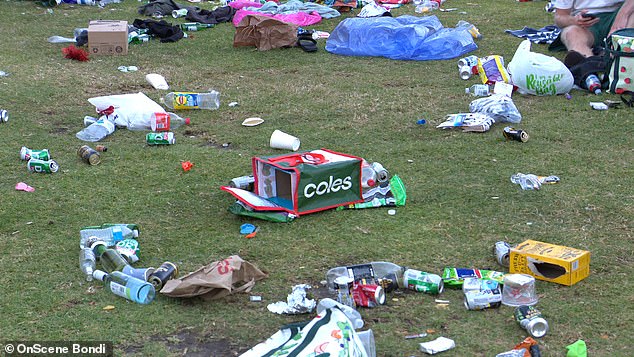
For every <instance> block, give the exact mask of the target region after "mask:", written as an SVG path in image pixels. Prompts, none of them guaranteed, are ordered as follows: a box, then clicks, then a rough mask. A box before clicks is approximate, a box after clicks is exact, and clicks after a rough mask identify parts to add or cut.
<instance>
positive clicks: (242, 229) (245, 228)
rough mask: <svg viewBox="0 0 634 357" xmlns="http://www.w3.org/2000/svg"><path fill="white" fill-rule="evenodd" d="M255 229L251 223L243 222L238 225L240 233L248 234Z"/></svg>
mask: <svg viewBox="0 0 634 357" xmlns="http://www.w3.org/2000/svg"><path fill="white" fill-rule="evenodd" d="M253 231H255V226H254V225H252V224H251V223H245V224H243V225H241V226H240V234H249V233H253Z"/></svg>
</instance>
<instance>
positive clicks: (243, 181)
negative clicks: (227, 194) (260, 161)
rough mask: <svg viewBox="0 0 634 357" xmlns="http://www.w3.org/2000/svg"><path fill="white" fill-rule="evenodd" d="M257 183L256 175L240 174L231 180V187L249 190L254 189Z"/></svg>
mask: <svg viewBox="0 0 634 357" xmlns="http://www.w3.org/2000/svg"><path fill="white" fill-rule="evenodd" d="M254 184H255V177H253V175H247V176H240V177H236V178H234V179H231V181H229V187H236V188H241V189H243V190H247V191H253V189H254Z"/></svg>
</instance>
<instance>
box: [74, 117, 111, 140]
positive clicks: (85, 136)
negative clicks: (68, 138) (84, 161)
mask: <svg viewBox="0 0 634 357" xmlns="http://www.w3.org/2000/svg"><path fill="white" fill-rule="evenodd" d="M114 131H115V125H114V122H112V121H110V119H108V117H107V116H105V115H104V116H102V117H101V118H99V120H97V121H96V122H94V123H92V124H90V125H88V126H87V127H85V128H83V129H82V130H81V131H79V132H78V133H77V134H75V136H76V137H77V139H79V140H83V141H90V142H95V141H99V140H101V139H103V138H105V137H106V136H108V135H110V134H112V133H114Z"/></svg>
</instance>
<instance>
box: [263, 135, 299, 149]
mask: <svg viewBox="0 0 634 357" xmlns="http://www.w3.org/2000/svg"><path fill="white" fill-rule="evenodd" d="M270 144H271V147H272V148H273V149H285V150H293V151H297V150H298V149H299V139H298V138H296V137H294V136H293V135H290V134H286V133H285V132H283V131H280V130H275V131H274V132H273V134H271V140H270Z"/></svg>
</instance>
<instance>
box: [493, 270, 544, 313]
mask: <svg viewBox="0 0 634 357" xmlns="http://www.w3.org/2000/svg"><path fill="white" fill-rule="evenodd" d="M538 300H539V298H538V297H537V293H536V292H535V278H534V277H532V276H530V275H528V274H506V275H504V286H503V288H502V304H504V305H507V306H520V305H535V304H537V301H538Z"/></svg>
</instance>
